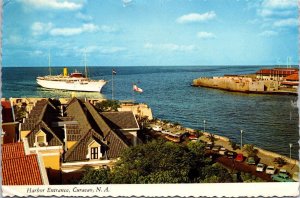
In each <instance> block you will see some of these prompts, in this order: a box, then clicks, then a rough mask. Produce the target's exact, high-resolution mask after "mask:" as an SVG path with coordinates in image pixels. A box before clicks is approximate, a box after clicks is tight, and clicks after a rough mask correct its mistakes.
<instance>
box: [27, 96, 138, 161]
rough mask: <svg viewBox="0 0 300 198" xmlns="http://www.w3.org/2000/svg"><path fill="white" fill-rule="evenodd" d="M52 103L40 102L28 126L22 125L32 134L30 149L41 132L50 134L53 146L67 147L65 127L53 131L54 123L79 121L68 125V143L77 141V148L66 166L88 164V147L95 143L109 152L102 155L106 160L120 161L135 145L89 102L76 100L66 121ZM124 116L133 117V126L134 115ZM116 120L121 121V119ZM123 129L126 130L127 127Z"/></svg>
mask: <svg viewBox="0 0 300 198" xmlns="http://www.w3.org/2000/svg"><path fill="white" fill-rule="evenodd" d="M52 102H53V101H52V100H41V101H38V102H37V103H36V106H35V107H34V108H33V110H32V113H31V115H29V118H28V119H26V120H27V122H25V123H24V124H22V125H23V126H22V130H24V129H25V128H26V129H27V128H28V130H31V132H30V133H29V134H28V135H27V138H28V143H29V146H30V147H33V144H34V142H35V135H36V133H37V132H38V131H39V130H40V129H42V130H43V131H44V132H45V133H46V135H47V142H48V145H49V146H58V145H63V139H64V135H65V134H64V129H63V128H62V127H51V123H53V122H54V121H56V122H57V121H77V123H76V124H68V125H66V127H67V139H68V140H70V141H77V143H76V144H75V145H73V146H72V147H71V148H70V149H69V150H67V151H66V153H65V155H64V160H65V161H66V162H71V161H84V160H86V155H87V153H88V150H87V146H88V144H87V143H88V142H89V141H91V139H95V140H97V142H99V143H100V144H101V145H102V147H101V148H102V149H105V152H104V150H102V151H103V153H104V154H106V155H107V156H105V157H108V158H116V157H118V156H119V155H120V152H121V151H122V150H123V149H125V148H127V147H128V146H129V145H131V143H130V141H129V140H128V139H127V138H126V136H125V135H124V134H122V133H121V132H119V131H118V130H115V131H114V130H112V129H111V127H110V124H108V123H107V121H108V119H107V118H105V117H104V116H103V115H100V114H99V113H98V112H97V111H96V109H95V108H94V106H93V105H91V104H90V103H89V102H85V103H83V102H82V101H80V100H78V99H77V98H73V99H72V100H71V101H70V102H69V103H68V105H67V107H66V110H65V117H61V115H60V111H59V109H58V108H57V107H55V105H54V103H52ZM131 114H132V113H131ZM122 115H123V116H124V117H127V116H131V117H130V118H127V119H128V120H129V121H130V120H131V121H132V122H133V119H132V116H133V114H132V115H129V114H128V113H125V114H124V113H123V114H122ZM115 117H117V115H115V116H114V118H115ZM133 118H134V117H133ZM115 119H116V120H117V118H115ZM127 119H126V118H122V119H120V120H123V122H125V121H126V120H127ZM124 120H125V121H124ZM119 122H120V121H119ZM123 122H121V123H123ZM122 126H125V124H123V125H122ZM128 126H129V125H128ZM130 126H133V125H130ZM135 127H136V125H135Z"/></svg>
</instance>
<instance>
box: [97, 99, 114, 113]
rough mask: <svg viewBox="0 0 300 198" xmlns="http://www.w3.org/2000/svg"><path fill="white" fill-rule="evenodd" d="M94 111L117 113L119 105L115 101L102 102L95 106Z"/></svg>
mask: <svg viewBox="0 0 300 198" xmlns="http://www.w3.org/2000/svg"><path fill="white" fill-rule="evenodd" d="M95 107H96V109H98V110H99V111H102V112H105V111H118V108H119V107H120V103H119V101H117V100H103V101H101V102H97V103H96V104H95Z"/></svg>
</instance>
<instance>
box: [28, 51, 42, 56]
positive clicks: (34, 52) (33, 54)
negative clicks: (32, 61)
mask: <svg viewBox="0 0 300 198" xmlns="http://www.w3.org/2000/svg"><path fill="white" fill-rule="evenodd" d="M43 54H44V53H43V52H42V51H41V50H35V51H33V52H32V53H31V54H30V55H32V56H41V55H43Z"/></svg>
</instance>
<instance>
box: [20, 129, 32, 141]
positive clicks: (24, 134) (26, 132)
mask: <svg viewBox="0 0 300 198" xmlns="http://www.w3.org/2000/svg"><path fill="white" fill-rule="evenodd" d="M29 133H30V131H21V139H24V138H26V136H27V135H28V134H29Z"/></svg>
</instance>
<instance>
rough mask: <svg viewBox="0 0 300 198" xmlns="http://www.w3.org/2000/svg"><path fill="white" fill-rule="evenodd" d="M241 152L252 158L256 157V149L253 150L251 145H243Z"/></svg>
mask: <svg viewBox="0 0 300 198" xmlns="http://www.w3.org/2000/svg"><path fill="white" fill-rule="evenodd" d="M242 149H243V151H245V152H246V153H247V155H248V156H249V157H250V156H251V157H254V156H256V155H257V149H255V148H254V145H253V144H245V145H244V147H243V148H242Z"/></svg>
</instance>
